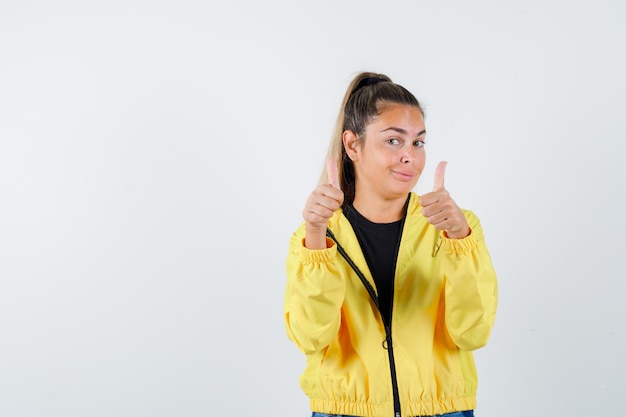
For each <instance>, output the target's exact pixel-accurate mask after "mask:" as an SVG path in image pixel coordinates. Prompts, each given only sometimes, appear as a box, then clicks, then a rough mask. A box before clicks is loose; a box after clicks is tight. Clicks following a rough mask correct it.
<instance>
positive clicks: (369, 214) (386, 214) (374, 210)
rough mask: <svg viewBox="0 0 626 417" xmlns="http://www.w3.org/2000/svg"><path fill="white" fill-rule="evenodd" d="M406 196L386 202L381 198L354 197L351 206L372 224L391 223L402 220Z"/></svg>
mask: <svg viewBox="0 0 626 417" xmlns="http://www.w3.org/2000/svg"><path fill="white" fill-rule="evenodd" d="M406 199H407V196H404V197H400V198H396V199H393V200H386V199H383V198H367V197H363V196H359V195H358V194H357V195H356V196H355V197H354V201H353V202H352V206H353V207H354V208H355V209H356V211H358V212H359V213H360V214H361V215H362V216H363V217H365V218H366V219H367V220H369V221H371V222H373V223H393V222H397V221H398V220H400V219H402V217H403V216H404V207H405V205H406Z"/></svg>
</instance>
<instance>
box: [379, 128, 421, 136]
mask: <svg viewBox="0 0 626 417" xmlns="http://www.w3.org/2000/svg"><path fill="white" fill-rule="evenodd" d="M388 130H393V131H394V132H398V133H401V134H403V135H406V134H407V133H408V132H407V131H406V130H405V129H402V128H401V127H395V126H390V127H388V128H386V129H383V130H381V131H380V133H382V132H386V131H388ZM424 133H426V129H424V130H422V131H421V132H419V133H418V134H417V135H415V137H418V136H422V135H423V134H424Z"/></svg>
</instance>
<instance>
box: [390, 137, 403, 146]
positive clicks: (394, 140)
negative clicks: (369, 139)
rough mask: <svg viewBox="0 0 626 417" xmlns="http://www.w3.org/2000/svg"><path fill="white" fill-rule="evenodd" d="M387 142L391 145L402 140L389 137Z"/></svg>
mask: <svg viewBox="0 0 626 417" xmlns="http://www.w3.org/2000/svg"><path fill="white" fill-rule="evenodd" d="M387 143H388V144H390V145H397V144H399V143H400V140H399V139H398V138H391V139H387Z"/></svg>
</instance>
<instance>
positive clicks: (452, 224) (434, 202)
mask: <svg viewBox="0 0 626 417" xmlns="http://www.w3.org/2000/svg"><path fill="white" fill-rule="evenodd" d="M446 165H447V162H445V161H442V162H439V165H437V168H436V170H435V186H434V187H433V191H432V192H430V193H426V194H424V195H423V196H422V197H421V198H420V204H421V205H422V214H423V215H424V217H426V218H427V219H428V222H429V223H430V224H432V225H433V226H435V227H436V228H437V229H438V230H443V231H445V233H446V236H447V237H448V238H450V239H462V238H464V237H466V236H467V235H469V234H470V228H469V225H468V224H467V219H466V218H465V215H464V214H463V212H462V211H461V209H460V208H459V206H457V205H456V203H455V202H454V200H453V199H452V197H450V193H448V190H446V188H445V187H444V183H443V179H444V176H445V172H446Z"/></svg>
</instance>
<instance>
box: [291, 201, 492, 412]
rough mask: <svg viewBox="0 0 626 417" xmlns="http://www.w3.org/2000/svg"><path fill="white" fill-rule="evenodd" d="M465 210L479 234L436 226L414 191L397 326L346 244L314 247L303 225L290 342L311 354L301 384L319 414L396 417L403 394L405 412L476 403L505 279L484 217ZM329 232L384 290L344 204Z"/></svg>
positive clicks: (396, 301) (294, 268)
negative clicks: (481, 360) (451, 234)
mask: <svg viewBox="0 0 626 417" xmlns="http://www.w3.org/2000/svg"><path fill="white" fill-rule="evenodd" d="M464 213H465V215H466V218H467V220H468V223H469V226H470V229H471V233H470V235H469V236H467V237H466V238H464V239H456V240H454V239H448V238H447V237H445V235H444V233H443V232H440V231H438V230H437V229H435V227H434V226H432V225H430V224H429V223H428V220H427V219H426V218H425V217H424V216H423V215H422V207H421V206H420V204H419V197H418V196H417V195H416V194H414V193H411V195H410V200H409V205H408V208H407V216H406V220H405V223H404V227H403V232H402V238H401V242H400V248H399V253H398V259H397V264H396V275H395V281H394V294H393V311H392V316H391V317H392V318H391V327H390V329H389V331H388V332H386V329H385V325H384V323H383V322H382V318H381V315H380V313H379V312H378V309H377V307H376V305H375V303H374V301H373V299H372V297H370V295H369V293H368V292H367V290H366V287H365V285H364V284H363V283H362V282H361V280H360V279H359V278H358V276H357V274H356V273H355V272H354V270H353V269H352V268H351V267H350V266H349V264H348V263H347V262H346V261H345V260H344V258H343V257H342V256H341V255H340V253H339V252H338V250H337V244H336V243H335V242H334V241H333V240H331V239H327V243H328V246H329V247H328V248H327V249H322V250H310V249H307V248H306V247H304V245H303V241H304V233H305V228H304V224H302V225H301V226H300V227H299V228H298V229H297V230H296V231H295V233H294V234H293V236H292V238H291V240H290V245H289V254H288V256H287V285H286V290H285V303H284V320H285V326H286V330H287V335H288V337H289V339H291V340H292V341H293V342H294V343H295V344H296V345H297V346H298V348H299V349H300V350H301V351H302V352H303V353H304V354H305V355H306V368H305V370H304V373H303V374H302V375H301V377H300V386H301V387H302V389H303V391H304V392H305V394H306V395H307V396H308V397H309V398H310V404H311V409H312V411H317V412H320V413H329V414H345V415H353V416H372V417H391V416H394V398H397V401H396V403H397V404H398V403H399V408H400V410H401V415H402V416H403V417H404V416H424V415H434V414H443V413H449V412H453V411H460V410H470V409H474V408H476V388H477V376H476V368H475V366H474V359H473V355H472V352H471V351H472V350H475V349H478V348H480V347H482V346H484V345H485V344H486V343H487V340H488V339H489V335H490V333H491V329H492V327H493V324H494V319H495V314H496V305H497V282H496V275H495V272H494V269H493V266H492V263H491V259H490V256H489V253H488V251H487V247H486V245H485V240H484V238H483V231H482V228H481V226H480V222H479V220H478V218H477V217H476V216H475V215H474V214H473V213H472V212H471V211H465V210H464ZM329 230H331V231H332V233H333V234H334V237H335V239H336V240H337V242H338V243H339V244H340V245H341V246H342V247H343V249H344V250H345V251H346V252H347V254H348V255H349V257H350V258H351V259H352V260H353V261H354V263H355V264H356V265H357V266H358V268H359V269H360V270H361V271H362V272H363V274H364V276H365V278H366V279H367V280H368V281H369V282H370V284H371V286H372V287H374V288H375V284H374V281H373V279H372V276H371V274H370V272H369V269H368V267H367V263H366V261H365V258H364V256H363V253H362V252H361V249H360V246H359V243H358V241H357V238H356V235H355V234H354V231H353V229H352V226H351V225H350V222H349V221H348V219H347V218H346V217H345V216H344V215H343V213H342V212H341V211H340V210H339V211H337V212H336V213H335V214H334V215H333V217H332V218H331V219H330V221H329ZM394 392H395V393H396V395H395V396H394ZM395 409H396V410H397V406H396V407H395Z"/></svg>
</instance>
